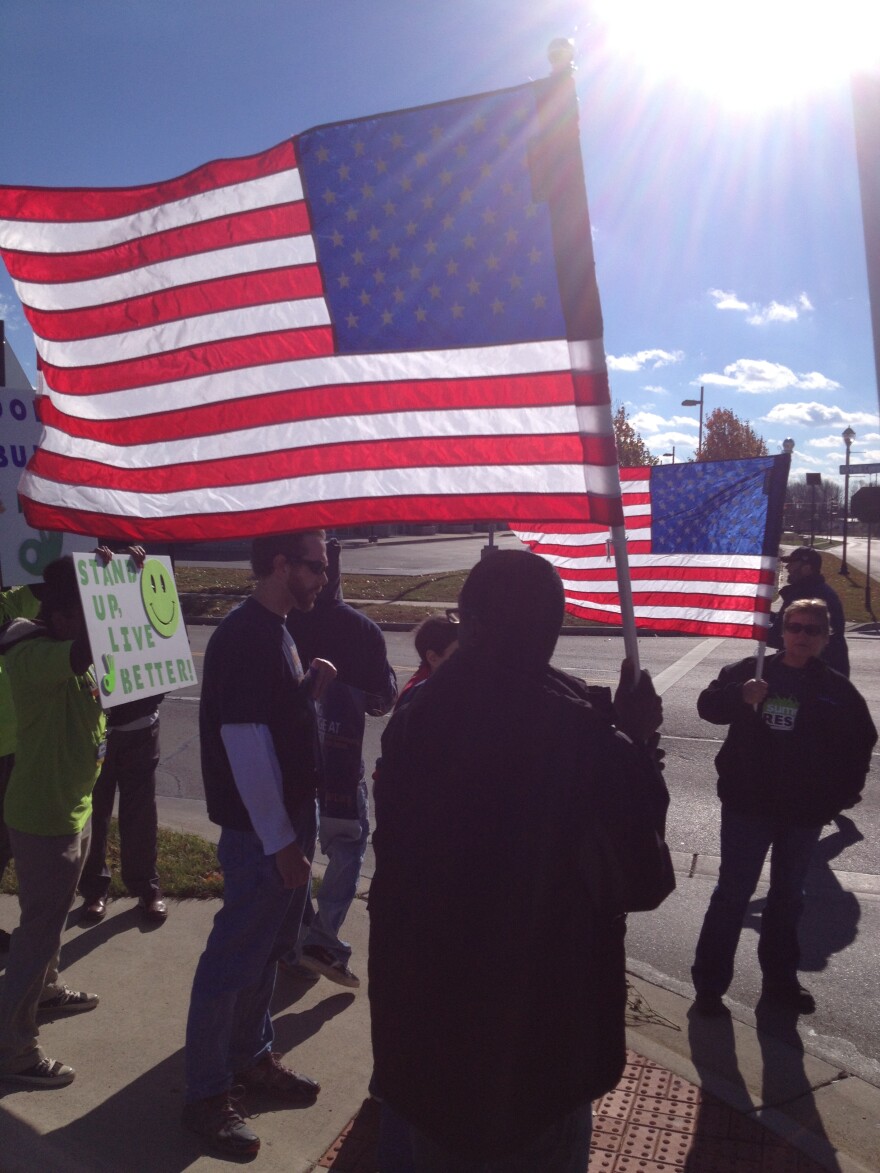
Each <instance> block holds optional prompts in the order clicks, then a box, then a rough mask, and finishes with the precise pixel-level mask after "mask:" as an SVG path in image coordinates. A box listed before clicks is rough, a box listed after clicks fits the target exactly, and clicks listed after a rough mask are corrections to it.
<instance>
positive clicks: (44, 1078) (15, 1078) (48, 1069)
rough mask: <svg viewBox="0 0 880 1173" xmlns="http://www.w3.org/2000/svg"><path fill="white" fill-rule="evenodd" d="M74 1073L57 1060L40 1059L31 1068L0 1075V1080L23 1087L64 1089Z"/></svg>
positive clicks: (70, 1081) (71, 1080) (71, 1081)
mask: <svg viewBox="0 0 880 1173" xmlns="http://www.w3.org/2000/svg"><path fill="white" fill-rule="evenodd" d="M75 1075H76V1072H75V1071H74V1070H73V1068H72V1067H68V1066H67V1064H66V1063H62V1062H60V1060H58V1059H45V1058H44V1059H40V1061H39V1062H38V1063H35V1064H34V1065H33V1067H26V1068H25V1069H24V1071H8V1072H5V1073H0V1079H2V1080H5V1081H6V1082H7V1083H20V1084H23V1085H24V1086H25V1087H64V1086H65V1085H66V1084H68V1083H73V1079H74V1076H75Z"/></svg>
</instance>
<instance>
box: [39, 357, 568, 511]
mask: <svg viewBox="0 0 880 1173" xmlns="http://www.w3.org/2000/svg"><path fill="white" fill-rule="evenodd" d="M570 402H571V376H570V375H569V373H568V372H567V371H563V372H560V373H559V374H552V375H511V376H507V377H504V376H497V377H495V378H485V379H431V380H428V379H426V380H423V381H421V382H417V381H413V382H407V383H399V382H394V383H331V384H328V385H326V386H323V387H315V388H306V389H304V390H283V391H276V392H272V393H267V394H266V395H256V396H253V397H252V398H248V399H246V400H244V401H242V400H239V399H231V400H224V401H223V402H221V403H206V404H203V405H202V406H200V407H191V408H183V409H180V410H177V411H168V412H158V413H156V414H155V415H139V416H132V417H131V418H114V419H101V420H91V419H83V418H80V417H79V416H72V415H67V414H65V413H64V412H61V411H59V410H58V409H57V408H56V407H55V406H54V404H53V403H52V401H51V400H50V399H49V398H48V396H44V397H41V398H40V399H38V400H37V403H38V405H39V407H40V418H41V420H42V422H43V423H44V424H45V425H46V427H50V428H57V429H58V430H59V431H62V432H65V433H66V434H67V435H69V436H76V437H80V438H82V439H87V440H95V441H97V442H99V443H103V444H116V445H119V446H120V447H124V446H127V445H134V444H155V443H158V442H161V441H163V440H168V439H178V440H182V439H186V438H187V437H191V436H210V435H213V434H215V433H217V434H219V433H222V432H235V431H240V430H241V429H243V428H256V427H264V426H271V425H273V424H280V423H290V422H294V421H297V420H312V419H325V418H334V417H338V416H349V415H352V416H354V415H358V416H361V415H362V416H367V415H378V414H385V413H388V412H422V411H425V412H427V411H453V410H457V409H461V408H468V409H471V410H479V409H481V408H485V409H490V408H499V407H514V408H516V407H533V406H534V407H552V406H553V405H557V404H566V403H570ZM572 524H573V527H575V528H576V529H577V530H578V531H582V530H583V528H584V527H583V524H582V523H581V524H577V523H572ZM560 528H561V527H560Z"/></svg>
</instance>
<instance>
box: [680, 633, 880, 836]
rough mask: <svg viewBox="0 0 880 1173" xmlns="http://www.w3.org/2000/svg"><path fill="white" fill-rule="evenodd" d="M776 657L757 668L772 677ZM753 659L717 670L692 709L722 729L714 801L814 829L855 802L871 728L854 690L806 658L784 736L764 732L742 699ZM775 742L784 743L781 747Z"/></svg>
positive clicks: (779, 663)
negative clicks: (791, 719) (793, 712)
mask: <svg viewBox="0 0 880 1173" xmlns="http://www.w3.org/2000/svg"><path fill="white" fill-rule="evenodd" d="M783 655H784V653H782V652H780V653H779V654H778V655H776V656H773V657H772V658H770V659H769V660H767V661H766V662H765V664H764V678H765V679H766V680H767V682H768V683H769V684H770V688H771V694H772V691H773V685H774V680H775V679H778V674H779V670H780V667H781V666H782V658H783ZM755 668H756V661H755V658H754V656H751V657H749V658H748V659H746V660H740V661H739V663H737V664H731V665H729V666H728V667H726V668H722V670H721V674H720V676H719V677H718V679H717V680H713V681H712V683H711V684H710V685H709V687H708V688H706V689H704V690H703V692H701V693H700V696H699V698H698V700H697V712H698V713H699V714H700V716H701V717H702V718H703V720H704V721H711V722H712V724H713V725H729V726H730V730H729V732H728V734H727V738H726V739H725V742H724V745H723V746H722V747H721V749H720V751H719V752H718V755H717V757H716V758H715V765H716V767H717V769H718V797H719V798H720V799H721V801H722V802H723V803H726V804H727V805H728V806H729V807H730V808H731V809H733V810H736V811H740V812H741V813H743V814H753V815H761V816H770V817H773V818H778V819H780V820H781V821H782V822H784V823H787V824H789V825H792V826H818V825H821V824H822V823H827V822H830V820H831V819H833V818H834V817H835V815H838V814H840V812H841V811H842V810H844V809H846V808H847V807H851V806H855V804H856V803H857V802H859V801H860V794H861V791H862V788H863V787H864V785H865V777H866V775H867V773H868V769H869V768H870V765H871V750H872V749H873V747H874V744H875V742H876V741H877V731H876V729H875V728H874V723H873V721H872V720H871V717H870V714H869V713H868V706H867V705H866V704H865V701H864V698H863V697H862V695H861V693H859V691H858V690H857V689H856V688H855V686H854V685H852V684H851V683H850V682H849V681H848V680H847V679H846V678H845V677H844V676H841V675H840V673H839V672H835V671H834V670H833V669H832V668H829V667H828V665H827V664H825V663H823V662H822V661H821V660H816V659H813V660H811V661H810V662H809V663H808V664H807V666H806V667H805V668H803V669H801V671H802V672H803V673H804V679H803V687H802V697H801V702H800V706H799V708H798V711H797V715H796V716H795V720H794V728H793V729H792V731H791V732H790V733H778V732H774V731H773V730H771V729H769V728H768V727H767V726H766V725H765V724H764V722H763V720H762V712H763V705H759V706H758V708H757V710H755V709H753V708H752V706H751V705H748V704H746V703H745V701H744V700H743V699H742V686H743V684H745V682H746V681H747V680H751V679H752V678H753V677H754V675H755ZM782 739H785V740H784V742H783V740H782Z"/></svg>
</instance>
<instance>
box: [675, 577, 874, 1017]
mask: <svg viewBox="0 0 880 1173" xmlns="http://www.w3.org/2000/svg"><path fill="white" fill-rule="evenodd" d="M828 630H829V618H828V609H827V607H826V605H825V602H824V600H822V599H802V600H798V601H797V602H794V603H791V604H790V605H789V606H788V607H787V608H786V611H785V624H784V627H783V640H784V650H783V651H782V652H780V653H779V654H778V655H775V656H773V657H772V658H771V659H769V660H768V661H767V662H766V663H765V665H764V672H763V676H764V678H763V679H762V680H758V679H756V678H755V672H756V660H755V658H754V657H753V656H752V657H749V658H748V659H745V660H741V661H740V662H739V663H737V664H732V665H730V666H729V667H727V668H723V669H722V670H721V674H720V675H719V677H718V679H717V680H713V682H712V683H711V684H710V685H709V687H708V688H706V689H705V690H704V691H703V692H702V693H700V696H699V699H698V701H697V711H698V712H699V714H700V716H701V717H702V718H703V719H704V720H705V721H711V722H712V723H713V724H715V725H729V727H730V728H729V731H728V734H727V737H726V739H725V742H724V745H723V746H722V747H721V750H720V751H719V753H718V755H717V757H716V758H715V764H716V766H717V769H718V797H719V798H720V799H721V864H720V869H719V875H718V884H717V886H716V888H715V891H714V892H713V893H712V898H711V901H710V903H709V908H708V910H707V912H706V917H705V920H704V922H703V927H702V930H701V932H700V937H699V941H698V942H697V949H696V956H695V959H694V964H693V967H692V970H691V972H692V976H693V981H694V987H695V989H696V992H697V996H696V1000H695V1003H694V1005H695V1009H696V1010H697V1012H698V1013H700V1014H703V1015H706V1016H709V1017H718V1016H721V1015H724V1014H726V1013H727V1008H726V1007H725V1005H724V1003H723V1001H722V995H723V994H725V993H726V991H727V989H728V987H729V985H730V982H731V981H732V979H733V965H734V958H735V955H736V949H737V944H738V942H739V937H740V932H741V930H742V924H743V918H744V917H745V913H746V909H747V907H748V903H749V901H750V900H751V897H752V894H753V893H754V891H755V888H756V887H757V884H758V879H759V878H760V874H761V869H762V867H763V865H764V860H765V859H766V856H767V853H768V851H769V852H771V853H772V856H771V876H770V890H769V892H768V895H767V904H766V907H765V908H764V912H763V915H762V917H761V930H760V936H759V940H758V960H759V962H760V965H761V971H762V975H763V990H764V996H765V997H766V998H768V999H770V1000H773V1001H777V1002H780V1003H782V1004H784V1005H786V1006H789V1007H791V1008H793V1009H795V1010H797V1011H799V1012H800V1013H805V1014H809V1013H812V1012H813V1011H814V1010H815V1008H816V1004H815V1001H814V999H813V996H812V995H811V994H810V992H809V991H808V990H806V989H805V988H804V987H803V986H802V985H800V983H799V981H798V976H797V969H798V960H799V949H798V939H797V929H798V922H799V920H800V917H801V913H802V911H803V888H804V879H805V877H806V873H807V869H808V867H809V865H810V860H811V858H812V855H813V852H814V850H815V847H816V844H817V843H818V841H819V837H820V835H821V833H822V826H823V824H825V823H828V822H830V821H831V820H832V819H833V818H834V817H835V816H836V815H838V814H839V813H840V812H841V811H842V810H844V809H845V808H847V807H851V806H854V805H855V804H856V803H857V802H859V801H860V798H859V796H860V794H861V791H862V788H863V786H864V784H865V778H866V775H867V772H868V769H869V767H870V764H871V750H872V748H873V746H874V744H875V742H876V740H877V732H876V730H875V728H874V724H873V722H872V720H871V717H870V715H869V713H868V707H867V705H866V704H865V701H864V699H863V698H862V696H861V694H860V693H859V692H858V690H857V689H856V688H855V687H854V685H852V684H851V683H850V682H849V681H848V680H847V679H846V678H845V677H844V676H842V675H841V674H840V673H839V672H835V671H834V670H833V669H832V668H829V667H828V665H827V664H825V663H824V662H823V661H822V659H821V654H822V652H823V650H824V648H825V645H826V644H827V642H828Z"/></svg>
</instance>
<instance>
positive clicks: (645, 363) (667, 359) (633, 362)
mask: <svg viewBox="0 0 880 1173" xmlns="http://www.w3.org/2000/svg"><path fill="white" fill-rule="evenodd" d="M683 358H684V351H683V350H657V349H655V350H638V351H636V353H635V354H621V355H617V356H615V355H613V354H609V355H608V356H607V361H608V369H609V371H640V370H642V369H643V368H644V367H648V368H649V369H650V370H652V371H656V370H657V369H658V368H659V367H666V366H669V364H670V363H674V362H681V360H682V359H683Z"/></svg>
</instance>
